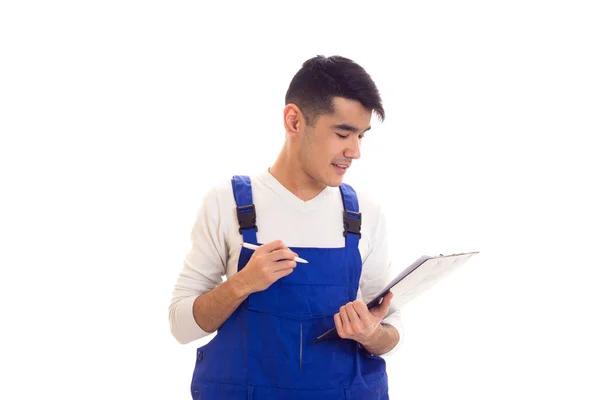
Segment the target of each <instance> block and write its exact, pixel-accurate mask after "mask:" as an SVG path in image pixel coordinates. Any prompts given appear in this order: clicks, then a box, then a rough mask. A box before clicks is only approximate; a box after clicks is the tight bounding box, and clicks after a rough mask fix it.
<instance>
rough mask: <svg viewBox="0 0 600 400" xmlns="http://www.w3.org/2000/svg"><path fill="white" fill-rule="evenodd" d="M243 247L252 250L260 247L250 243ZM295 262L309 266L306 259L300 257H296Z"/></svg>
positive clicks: (243, 244) (244, 244)
mask: <svg viewBox="0 0 600 400" xmlns="http://www.w3.org/2000/svg"><path fill="white" fill-rule="evenodd" d="M242 247H245V248H247V249H250V250H256V249H258V246H257V245H255V244H250V243H246V242H244V243H242ZM294 261H296V262H299V263H303V264H308V261H306V260H305V259H304V258H300V257H294Z"/></svg>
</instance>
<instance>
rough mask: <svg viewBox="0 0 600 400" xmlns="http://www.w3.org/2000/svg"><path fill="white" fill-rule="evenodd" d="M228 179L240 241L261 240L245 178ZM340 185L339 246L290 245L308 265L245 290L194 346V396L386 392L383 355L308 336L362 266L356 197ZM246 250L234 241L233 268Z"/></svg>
mask: <svg viewBox="0 0 600 400" xmlns="http://www.w3.org/2000/svg"><path fill="white" fill-rule="evenodd" d="M232 185H233V193H234V196H235V200H236V204H237V213H238V221H239V222H240V232H241V233H242V236H243V240H244V242H247V243H252V244H257V245H261V243H258V242H257V239H256V232H257V226H256V213H255V208H254V204H253V201H252V187H251V184H250V178H249V177H247V176H234V177H233V179H232ZM340 192H341V196H342V200H343V204H344V224H343V226H340V235H341V234H342V232H343V235H344V236H345V238H346V245H345V247H339V248H308V247H294V248H290V249H291V250H292V251H294V252H295V253H297V254H298V255H299V256H300V257H302V258H304V259H306V260H308V261H309V264H300V263H299V264H298V265H297V266H296V268H295V269H294V272H292V273H291V274H290V275H288V276H285V277H283V278H281V279H280V280H278V281H277V282H275V283H274V284H273V285H271V286H270V287H269V288H268V289H267V290H264V291H261V292H256V293H253V294H251V295H250V296H248V298H247V299H246V300H244V302H242V303H241V304H240V306H239V307H238V308H237V309H236V311H234V312H233V314H232V315H231V316H230V317H229V318H228V319H227V320H226V321H225V323H224V324H223V325H222V326H221V328H219V330H218V332H217V335H216V336H215V337H214V338H213V339H212V340H211V341H210V342H209V343H208V344H206V345H205V346H202V347H200V348H198V349H197V354H196V355H197V357H196V365H195V369H194V374H193V378H192V385H191V391H192V397H193V399H194V400H282V399H283V400H309V399H310V400H363V399H364V400H388V399H389V397H388V381H387V374H386V368H385V361H384V360H383V358H381V357H379V356H374V355H371V354H369V353H368V352H367V351H366V350H365V349H364V348H363V347H362V346H360V345H359V344H358V343H357V342H356V341H354V340H350V339H335V340H325V341H320V342H318V343H315V339H316V338H317V337H318V336H319V335H320V334H322V333H323V332H325V331H327V330H329V329H330V328H333V327H334V326H335V323H334V320H333V315H334V314H336V313H338V312H339V309H340V307H341V306H343V305H344V304H346V303H348V302H350V301H353V300H355V299H356V296H357V291H358V287H359V279H360V275H361V270H362V260H361V256H360V252H359V250H358V241H359V238H360V221H361V220H360V213H359V210H358V200H357V197H356V193H355V192H354V189H352V188H351V187H350V186H349V185H346V184H342V185H341V186H340ZM342 228H343V229H344V230H343V231H342ZM315 229H318V227H315ZM252 253H253V251H252V250H249V249H246V248H244V247H242V249H241V253H240V259H239V263H238V271H240V270H242V269H243V268H244V266H245V265H246V264H247V262H248V260H249V259H250V257H251V256H252Z"/></svg>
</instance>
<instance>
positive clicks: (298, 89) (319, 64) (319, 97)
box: [285, 55, 385, 126]
mask: <svg viewBox="0 0 600 400" xmlns="http://www.w3.org/2000/svg"><path fill="white" fill-rule="evenodd" d="M334 97H343V98H346V99H349V100H356V101H359V102H360V103H361V104H362V105H363V107H365V108H366V109H369V110H372V111H373V110H374V111H375V113H376V114H377V115H378V116H379V119H380V120H381V121H382V122H383V120H384V119H385V111H384V110H383V106H382V105H381V97H380V95H379V90H378V89H377V86H375V82H373V80H372V79H371V76H369V74H367V72H366V71H365V70H364V69H363V68H362V67H361V66H360V65H358V64H357V63H355V62H354V61H352V60H350V59H348V58H345V57H341V56H331V57H324V56H321V55H318V56H316V57H313V58H311V59H308V60H306V61H305V62H304V64H302V68H300V70H299V71H298V72H297V73H296V75H294V78H292V81H291V82H290V86H289V88H288V91H287V93H286V95H285V104H286V105H287V104H289V103H294V104H296V105H297V106H298V107H299V108H300V110H302V113H303V114H304V117H305V118H306V123H307V124H308V125H309V126H312V125H313V124H314V123H315V122H316V121H317V118H318V117H319V116H320V115H323V114H332V113H333V112H334V109H333V103H332V100H333V98H334Z"/></svg>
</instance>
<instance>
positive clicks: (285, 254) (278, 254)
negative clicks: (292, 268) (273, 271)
mask: <svg viewBox="0 0 600 400" xmlns="http://www.w3.org/2000/svg"><path fill="white" fill-rule="evenodd" d="M265 257H266V258H267V259H268V260H270V261H274V262H276V261H280V260H293V259H294V257H298V254H296V253H294V252H293V251H291V250H290V249H288V248H285V249H280V250H275V251H273V252H271V253H269V254H267V255H266V256H265Z"/></svg>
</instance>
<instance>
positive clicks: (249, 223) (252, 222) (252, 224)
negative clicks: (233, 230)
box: [236, 204, 258, 234]
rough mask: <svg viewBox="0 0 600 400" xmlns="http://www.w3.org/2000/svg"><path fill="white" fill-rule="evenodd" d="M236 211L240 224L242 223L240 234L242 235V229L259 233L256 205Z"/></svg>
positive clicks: (238, 208) (239, 208)
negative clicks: (254, 230)
mask: <svg viewBox="0 0 600 400" xmlns="http://www.w3.org/2000/svg"><path fill="white" fill-rule="evenodd" d="M236 209H237V218H238V222H239V223H240V229H239V231H240V234H241V233H242V229H250V228H252V229H256V231H258V227H257V226H256V209H255V208H254V204H250V205H248V206H241V207H236Z"/></svg>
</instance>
